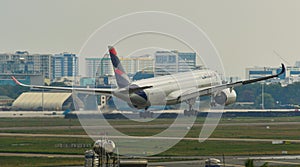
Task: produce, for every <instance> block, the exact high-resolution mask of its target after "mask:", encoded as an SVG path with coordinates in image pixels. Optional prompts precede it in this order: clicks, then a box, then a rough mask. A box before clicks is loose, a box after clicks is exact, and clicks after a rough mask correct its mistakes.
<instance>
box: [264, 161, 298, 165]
mask: <svg viewBox="0 0 300 167" xmlns="http://www.w3.org/2000/svg"><path fill="white" fill-rule="evenodd" d="M263 162H270V163H274V164H286V165H300V163H297V162H285V161H263Z"/></svg>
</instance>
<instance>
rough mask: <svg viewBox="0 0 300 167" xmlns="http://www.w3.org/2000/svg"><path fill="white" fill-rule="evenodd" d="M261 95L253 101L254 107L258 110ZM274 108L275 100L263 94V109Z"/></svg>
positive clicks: (260, 103)
mask: <svg viewBox="0 0 300 167" xmlns="http://www.w3.org/2000/svg"><path fill="white" fill-rule="evenodd" d="M261 98H262V95H259V96H257V98H256V100H255V105H256V107H258V108H261V105H262V99H261ZM274 107H275V100H274V98H273V97H272V95H271V94H269V93H264V108H274Z"/></svg>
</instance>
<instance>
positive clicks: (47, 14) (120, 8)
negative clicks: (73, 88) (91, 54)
mask: <svg viewBox="0 0 300 167" xmlns="http://www.w3.org/2000/svg"><path fill="white" fill-rule="evenodd" d="M139 11H164V12H170V13H174V14H177V15H180V16H183V17H185V18H187V19H189V20H190V21H192V22H193V23H195V24H196V25H197V26H198V27H200V28H201V29H203V30H204V31H205V32H206V34H207V35H208V36H209V38H210V40H211V41H212V42H213V43H214V45H215V47H216V48H217V50H218V51H219V54H220V57H221V59H222V61H223V64H224V68H225V72H226V74H227V75H230V76H240V77H242V78H244V73H245V70H244V69H245V67H249V66H279V65H280V63H281V62H283V61H282V60H281V59H280V58H279V57H278V56H277V55H276V54H275V53H274V51H276V52H277V53H279V54H280V56H281V57H283V58H284V59H285V60H286V61H288V62H289V63H290V64H287V65H294V62H295V61H296V60H300V33H299V31H300V1H298V0H247V1H246V0H226V1H225V0H219V1H217V0H209V1H200V0H195V1H174V0H164V1H161V0H160V1H155V0H152V1H148V0H136V1H130V0H127V1H103V2H102V1H99V0H97V1H79V0H43V1H40V0H24V1H16V0H0V24H1V26H0V27H1V28H0V52H1V53H2V52H15V51H16V50H28V51H29V52H31V53H59V52H64V51H67V52H73V53H79V51H80V49H81V47H82V46H83V44H84V43H85V41H86V40H87V39H88V37H89V36H90V35H91V34H92V33H93V32H94V31H95V30H96V29H97V28H99V27H100V26H102V25H104V24H105V23H106V22H108V21H110V20H112V19H114V18H116V17H119V16H122V15H125V14H128V13H132V12H139ZM169 49H178V50H181V49H182V48H176V45H175V47H174V48H171V46H170V48H169ZM120 52H122V53H123V54H129V53H128V51H126V49H125V48H122V47H121V48H120V51H119V53H120Z"/></svg>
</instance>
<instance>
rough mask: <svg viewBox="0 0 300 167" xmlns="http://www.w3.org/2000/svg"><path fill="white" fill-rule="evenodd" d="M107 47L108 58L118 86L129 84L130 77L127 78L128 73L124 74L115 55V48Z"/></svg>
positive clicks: (122, 86)
mask: <svg viewBox="0 0 300 167" xmlns="http://www.w3.org/2000/svg"><path fill="white" fill-rule="evenodd" d="M108 49H109V55H110V59H111V62H112V64H113V68H114V72H115V77H116V80H117V84H118V87H119V88H124V87H127V86H129V84H130V79H129V77H128V75H127V74H126V72H125V70H124V68H123V66H122V64H121V62H120V60H119V58H118V57H117V52H116V50H115V48H114V47H112V46H108Z"/></svg>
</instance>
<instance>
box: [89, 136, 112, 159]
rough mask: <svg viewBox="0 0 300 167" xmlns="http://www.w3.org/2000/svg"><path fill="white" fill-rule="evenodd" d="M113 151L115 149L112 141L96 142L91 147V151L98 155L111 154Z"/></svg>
mask: <svg viewBox="0 0 300 167" xmlns="http://www.w3.org/2000/svg"><path fill="white" fill-rule="evenodd" d="M115 149H116V145H115V143H114V142H113V141H112V140H107V139H103V140H97V141H96V142H95V143H94V146H93V150H94V151H95V153H97V154H98V155H101V154H102V155H103V154H113V152H114V151H115Z"/></svg>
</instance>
